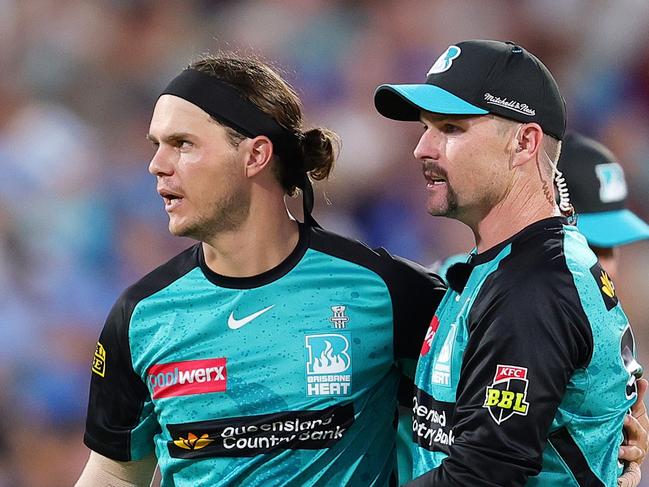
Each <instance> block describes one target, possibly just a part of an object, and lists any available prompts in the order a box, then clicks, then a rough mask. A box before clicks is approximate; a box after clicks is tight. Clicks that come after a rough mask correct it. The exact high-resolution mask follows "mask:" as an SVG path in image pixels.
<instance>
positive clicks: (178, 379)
mask: <svg viewBox="0 0 649 487" xmlns="http://www.w3.org/2000/svg"><path fill="white" fill-rule="evenodd" d="M226 382H227V371H226V359H225V358H224V357H223V358H211V359H204V360H186V361H183V362H170V363H167V364H156V365H153V366H151V367H150V368H149V371H148V385H149V389H150V390H151V396H152V397H153V399H162V398H165V397H172V396H187V395H191V394H206V393H209V392H223V391H225V389H226Z"/></svg>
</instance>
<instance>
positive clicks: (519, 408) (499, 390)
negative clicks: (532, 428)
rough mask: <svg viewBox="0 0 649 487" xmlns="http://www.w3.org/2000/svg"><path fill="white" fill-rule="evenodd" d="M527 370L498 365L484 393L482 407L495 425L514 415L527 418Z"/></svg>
mask: <svg viewBox="0 0 649 487" xmlns="http://www.w3.org/2000/svg"><path fill="white" fill-rule="evenodd" d="M527 385H528V380H527V369H526V368H525V367H516V366H514V365H498V366H497V367H496V374H495V375H494V380H493V382H492V384H491V385H490V386H487V389H486V391H485V401H484V404H483V405H482V407H484V408H487V410H488V411H489V414H490V415H491V417H492V418H493V420H494V421H495V422H496V423H497V424H501V423H502V422H503V421H506V420H508V419H509V418H511V417H512V416H513V415H514V414H519V415H521V416H527V411H528V410H529V406H530V405H529V403H528V402H526V401H525V399H527Z"/></svg>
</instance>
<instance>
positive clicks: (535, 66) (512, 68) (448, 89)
mask: <svg viewBox="0 0 649 487" xmlns="http://www.w3.org/2000/svg"><path fill="white" fill-rule="evenodd" d="M374 104H375V105H376V108H377V110H378V111H379V113H381V115H383V116H385V117H387V118H391V119H394V120H409V121H416V120H419V116H420V111H421V110H425V111H428V112H433V113H441V114H449V115H485V114H487V113H493V114H495V115H499V116H501V117H504V118H508V119H511V120H516V121H519V122H524V123H530V122H536V123H538V124H539V125H540V126H541V128H542V129H543V132H545V133H546V134H548V135H551V136H553V137H555V138H557V139H559V140H561V139H562V138H563V134H564V132H565V128H566V105H565V102H564V100H563V98H562V96H561V93H559V87H558V86H557V83H556V81H555V80H554V78H553V77H552V74H551V73H550V71H549V70H548V68H546V67H545V66H544V65H543V63H542V62H541V61H540V60H539V59H538V58H537V57H536V56H534V55H533V54H531V53H529V52H528V51H526V50H525V49H523V48H522V47H520V46H518V45H516V44H514V43H512V42H502V41H489V40H471V41H463V42H459V43H457V44H454V45H452V46H449V47H448V48H447V49H446V51H444V53H443V54H442V55H441V56H440V57H439V58H437V61H435V63H434V64H433V66H432V67H431V68H430V70H429V71H428V73H427V78H426V83H425V84H414V85H388V84H385V85H381V86H379V87H378V88H377V90H376V93H375V94H374Z"/></svg>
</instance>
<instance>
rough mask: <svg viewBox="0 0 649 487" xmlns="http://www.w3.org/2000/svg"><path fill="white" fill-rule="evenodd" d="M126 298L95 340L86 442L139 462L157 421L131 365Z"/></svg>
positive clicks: (109, 454) (148, 448)
mask: <svg viewBox="0 0 649 487" xmlns="http://www.w3.org/2000/svg"><path fill="white" fill-rule="evenodd" d="M132 308H133V307H132V306H129V304H128V300H127V299H126V298H124V297H122V298H120V300H119V301H118V302H117V303H116V304H115V306H114V307H113V309H112V310H111V312H110V314H109V315H108V318H107V320H106V323H105V324H104V328H103V330H102V332H101V335H100V337H99V341H98V342H97V347H96V349H95V353H94V357H93V361H92V377H91V381H90V398H89V401H88V415H87V418H86V431H85V435H84V443H85V444H86V445H87V446H88V447H89V448H90V449H91V450H94V451H96V452H97V453H100V454H101V455H104V456H106V457H108V458H111V459H113V460H119V461H130V460H140V459H142V458H143V457H145V456H147V455H148V454H150V453H151V452H152V451H153V449H154V444H153V436H154V434H155V433H156V432H157V431H159V425H158V422H157V419H156V417H155V415H154V412H153V403H152V401H151V397H150V394H149V391H148V389H147V387H146V385H145V384H144V382H143V381H142V379H141V378H140V377H139V376H138V375H137V374H136V373H135V371H134V370H133V366H132V360H131V353H130V347H129V338H128V328H129V321H130V316H131V314H132Z"/></svg>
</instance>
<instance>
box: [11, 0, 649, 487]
mask: <svg viewBox="0 0 649 487" xmlns="http://www.w3.org/2000/svg"><path fill="white" fill-rule="evenodd" d="M648 26H649V2H647V1H646V0H618V1H616V2H605V1H595V0H544V1H531V0H530V1H523V0H511V1H505V0H499V1H489V2H486V1H484V0H464V1H457V0H439V1H433V0H412V1H406V0H382V1H379V0H376V1H369V0H366V1H342V0H339V1H332V0H329V1H325V0H284V1H263V2H262V1H208V0H202V1H199V0H195V1H189V0H160V1H157V2H156V1H153V0H150V1H146V0H139V1H138V0H95V1H93V0H28V1H23V0H0V34H1V35H0V38H1V39H2V42H1V43H0V107H1V108H0V487H9V486H11V487H17V486H20V487H31V486H49V487H56V486H69V485H72V483H73V481H74V479H75V478H76V477H77V475H78V473H79V472H80V470H81V468H82V466H83V464H84V462H85V459H86V457H87V450H86V449H85V447H84V446H82V444H81V436H82V431H83V420H84V414H85V407H86V401H87V385H88V380H89V374H90V361H91V357H92V354H93V349H94V344H95V340H96V337H97V335H98V333H99V330H100V328H101V326H102V323H103V320H104V317H105V315H106V313H107V312H108V310H109V308H110V306H111V304H112V302H113V301H114V300H115V299H116V297H117V295H118V294H119V293H120V291H121V290H122V289H123V288H124V287H126V286H127V285H128V284H130V283H132V282H133V281H134V280H136V279H137V278H139V277H140V276H142V275H143V274H144V273H146V272H148V271H149V270H151V269H152V268H154V267H155V266H156V265H158V264H160V263H162V262H164V261H165V260H166V259H167V258H168V257H170V256H172V255H173V254H174V253H176V252H178V251H179V250H180V249H183V248H185V247H187V246H188V245H189V244H190V242H189V241H187V240H184V239H174V238H172V237H170V236H169V235H168V233H167V230H166V221H167V218H166V215H165V213H164V210H163V205H162V203H161V201H160V199H159V197H158V195H157V194H156V192H155V184H154V181H153V178H152V177H151V176H150V175H149V174H148V173H147V163H148V160H149V158H150V157H151V155H152V148H151V146H150V143H149V142H147V141H146V140H145V138H144V135H145V134H146V133H147V129H148V122H149V117H150V115H151V110H152V107H153V104H154V102H155V97H156V94H157V93H158V91H159V90H160V89H161V87H162V86H163V85H164V84H165V83H166V82H167V81H168V80H169V79H170V77H171V76H173V75H174V74H175V73H176V72H177V71H178V70H180V69H181V68H182V67H184V66H185V65H186V64H188V62H189V60H190V59H191V58H192V57H193V56H195V55H197V54H200V53H202V52H205V51H209V50H211V51H214V50H216V49H218V48H230V49H241V48H243V49H244V50H247V51H249V52H256V53H258V54H261V55H263V56H265V57H267V58H268V59H270V60H275V61H276V62H277V63H278V65H279V66H281V67H283V68H284V70H285V73H286V76H287V78H288V79H289V80H291V81H292V82H293V83H294V85H295V87H296V88H297V90H298V92H299V93H300V95H301V96H302V98H303V101H304V105H305V112H306V115H307V119H308V121H309V123H311V124H317V125H324V126H328V127H330V128H332V129H334V130H336V131H337V132H338V133H339V134H341V136H342V138H343V150H342V154H341V157H340V160H339V162H338V165H337V168H336V170H335V174H334V176H333V178H332V180H331V181H330V182H329V183H326V184H319V185H318V186H317V188H316V191H317V203H316V205H317V206H316V211H315V215H316V217H317V218H318V219H319V220H320V221H321V223H322V224H323V225H324V226H326V227H329V228H331V229H334V230H338V231H340V232H343V233H346V234H348V235H352V236H355V237H357V238H359V239H361V240H364V241H366V242H368V243H370V244H372V245H383V246H385V247H387V248H388V249H389V250H391V251H393V252H395V253H397V254H401V255H404V256H406V257H409V258H411V259H414V260H417V261H419V262H422V263H425V264H432V263H434V262H435V261H437V260H439V259H443V258H444V257H445V256H447V255H450V254H452V253H455V252H459V251H466V250H468V249H469V248H470V247H471V235H470V233H469V232H468V231H467V230H466V229H465V228H464V227H463V226H461V225H460V224H458V223H455V222H452V221H447V220H443V219H434V218H431V217H429V216H427V214H426V213H425V210H424V198H425V188H424V184H425V183H424V181H423V178H422V176H421V173H420V171H419V168H418V167H417V165H416V164H415V162H414V159H413V157H412V155H411V154H412V149H413V148H414V145H415V142H416V140H417V137H418V134H419V133H420V130H421V128H420V127H419V125H418V124H403V123H394V122H391V121H388V120H385V119H383V118H381V117H380V116H378V114H377V113H375V111H374V108H373V104H372V94H373V91H374V89H375V87H376V86H377V85H378V84H380V83H382V82H388V81H390V82H419V81H423V79H424V77H425V73H426V71H427V70H428V68H429V67H430V65H431V64H432V62H433V61H434V59H435V58H436V57H437V55H438V54H439V53H440V52H442V50H443V49H444V48H445V47H446V46H447V45H448V44H449V43H452V42H454V41H458V40H462V39H465V38H496V39H512V40H515V41H517V42H519V43H520V44H522V45H523V46H525V47H527V48H529V49H530V50H531V51H533V52H535V53H537V54H538V55H539V57H540V58H541V59H543V60H544V62H545V63H546V64H547V65H548V66H549V67H550V68H551V70H552V71H553V72H554V73H555V75H556V77H557V79H558V81H559V84H560V86H561V87H562V90H563V93H564V96H565V97H566V99H567V102H568V106H569V128H571V129H578V130H580V131H583V132H585V133H586V134H589V135H591V136H594V137H596V138H598V139H600V140H601V141H603V142H604V143H605V144H607V145H608V146H609V147H611V148H612V149H613V151H614V152H615V153H616V154H617V155H618V156H619V158H620V162H621V163H622V165H623V166H624V168H625V170H626V173H627V178H628V182H629V184H630V194H631V207H632V209H633V210H635V211H636V212H637V213H638V214H639V215H640V216H642V217H643V218H644V219H645V220H646V219H649V191H647V188H649V42H648V41H647V32H648V31H649V29H648ZM297 206H299V205H296V204H295V202H293V203H292V207H297ZM648 245H649V244H647V243H646V242H645V243H642V244H636V245H632V246H628V247H625V248H624V249H623V253H622V269H621V272H620V276H621V277H619V278H618V280H617V282H616V285H617V290H618V294H619V295H620V296H621V297H622V299H623V302H624V306H625V308H626V310H627V314H628V315H629V316H630V318H631V320H632V323H633V324H634V326H635V331H636V338H637V342H638V344H639V346H640V348H641V353H640V355H641V357H642V359H643V361H644V363H645V364H649V339H648V337H649V318H648V313H647V311H648V303H649V291H648V289H649V287H648V285H647V276H648V275H649V252H648V247H647V246H648ZM645 472H646V473H645V477H646V479H645V481H644V484H643V485H645V486H649V470H648V469H647V468H645Z"/></svg>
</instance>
